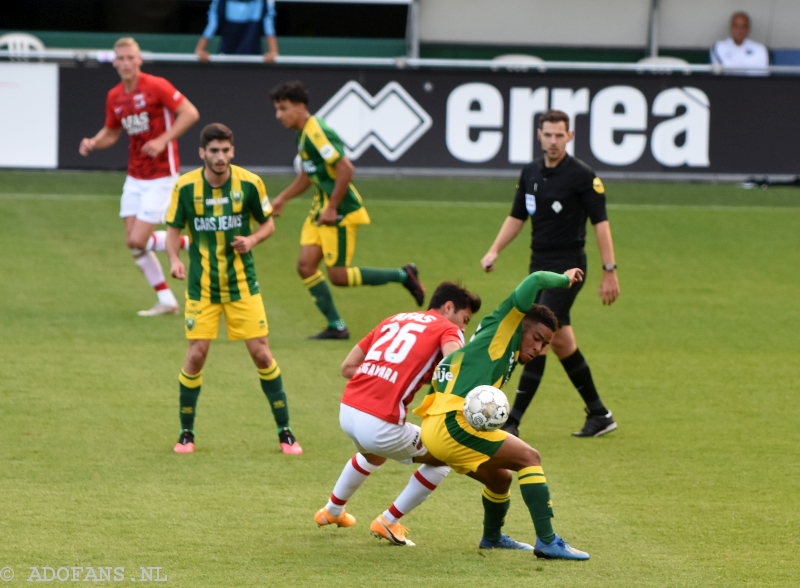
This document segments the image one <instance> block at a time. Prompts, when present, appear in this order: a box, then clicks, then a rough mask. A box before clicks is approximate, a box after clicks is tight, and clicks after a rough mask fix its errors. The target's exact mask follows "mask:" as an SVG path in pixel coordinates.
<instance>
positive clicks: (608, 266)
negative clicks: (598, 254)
mask: <svg viewBox="0 0 800 588" xmlns="http://www.w3.org/2000/svg"><path fill="white" fill-rule="evenodd" d="M615 269H617V264H616V263H604V264H603V271H604V272H613V271H614V270H615Z"/></svg>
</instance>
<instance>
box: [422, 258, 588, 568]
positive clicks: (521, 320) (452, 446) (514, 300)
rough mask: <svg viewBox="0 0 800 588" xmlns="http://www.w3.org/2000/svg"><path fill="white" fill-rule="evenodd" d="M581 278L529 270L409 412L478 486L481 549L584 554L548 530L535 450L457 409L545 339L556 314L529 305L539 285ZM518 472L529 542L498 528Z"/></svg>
mask: <svg viewBox="0 0 800 588" xmlns="http://www.w3.org/2000/svg"><path fill="white" fill-rule="evenodd" d="M582 280H583V272H582V271H581V270H580V269H577V268H576V269H571V270H568V271H566V272H564V273H563V274H554V273H551V272H536V273H533V274H531V275H530V276H528V277H527V278H525V280H523V281H522V283H521V284H520V285H519V286H517V288H516V289H515V290H514V291H513V292H512V293H511V296H509V297H508V298H506V300H505V301H503V303H502V304H500V306H498V307H497V308H496V309H495V311H494V312H493V313H492V314H490V315H489V316H487V317H484V318H483V320H482V321H481V323H480V325H479V326H478V329H477V331H475V335H474V336H473V338H472V339H471V340H470V342H469V343H467V344H466V345H465V346H464V347H462V348H461V349H459V350H457V351H454V352H452V353H451V354H450V355H448V356H447V357H445V358H444V359H443V360H442V361H441V362H440V363H439V365H438V366H437V368H436V371H435V372H434V375H433V382H432V384H433V386H432V389H431V392H430V393H429V394H428V396H426V397H425V400H424V401H423V403H422V405H421V406H420V407H419V408H417V409H416V410H415V411H414V412H415V413H416V414H417V415H419V416H420V417H422V418H423V421H422V442H423V443H424V445H425V447H427V448H428V451H429V452H430V454H431V455H432V456H433V457H435V458H436V459H438V460H440V461H442V462H444V463H446V464H447V465H449V466H450V467H451V468H452V469H453V470H455V471H456V472H458V473H460V474H466V475H467V476H470V477H471V478H474V479H476V480H478V481H479V482H482V483H483V484H484V488H483V508H484V520H483V537H482V538H481V542H480V547H481V548H502V549H522V550H525V551H533V552H534V553H535V554H536V555H537V556H538V557H542V558H552V559H578V560H583V559H589V554H588V553H585V552H583V551H580V550H578V549H575V548H573V547H570V545H569V544H568V543H566V542H565V541H564V540H563V539H561V538H560V537H559V536H558V535H556V534H555V532H554V531H553V526H552V524H551V522H550V519H551V518H552V516H553V509H552V502H551V501H550V489H549V488H548V486H547V480H546V478H545V477H544V470H543V469H542V461H541V458H540V457H539V452H538V451H536V450H535V449H533V448H532V447H531V446H529V445H528V444H527V443H525V442H524V441H522V440H521V439H518V438H517V437H514V436H513V435H509V434H508V433H507V432H505V431H491V432H486V431H477V430H475V429H473V428H472V427H471V426H470V425H469V424H467V422H466V420H465V419H464V416H463V414H462V408H463V406H464V397H465V396H466V395H467V394H468V393H469V392H470V390H473V389H474V388H475V387H477V386H480V385H482V384H488V385H491V386H494V387H496V388H500V387H502V386H503V385H504V384H505V383H506V382H508V379H509V377H510V376H511V373H512V371H513V370H514V367H515V366H516V364H517V363H523V364H524V363H527V362H528V361H530V360H532V359H533V358H534V357H536V356H537V355H539V354H540V353H541V352H542V351H543V350H544V348H545V346H546V345H548V344H549V343H550V341H551V340H552V338H553V333H554V332H555V331H556V330H557V328H558V321H557V320H556V318H555V315H553V313H552V312H551V311H550V310H549V309H548V308H547V307H545V306H540V305H538V304H534V300H535V299H536V295H537V294H538V293H539V291H540V290H545V289H547V288H557V287H561V288H569V287H570V286H572V285H573V284H574V283H576V282H580V281H582ZM512 471H515V472H517V479H518V481H519V485H520V490H521V492H522V499H523V500H524V501H525V505H526V506H527V507H528V510H529V512H530V515H531V519H532V520H533V525H534V527H535V529H536V535H537V539H536V546H535V547H533V546H531V545H528V544H527V543H521V542H519V541H514V540H513V539H511V538H510V537H509V536H508V535H503V534H502V532H501V530H502V527H503V523H504V521H505V517H506V513H507V512H508V507H509V504H510V500H511V492H510V486H511V481H512V474H511V472H512Z"/></svg>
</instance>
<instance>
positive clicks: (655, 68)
mask: <svg viewBox="0 0 800 588" xmlns="http://www.w3.org/2000/svg"><path fill="white" fill-rule="evenodd" d="M142 57H143V59H144V61H145V62H162V63H197V62H198V58H197V56H196V55H194V54H193V53H151V52H148V51H143V52H142ZM113 59H114V52H113V51H108V50H102V51H97V50H79V49H61V50H59V49H47V50H45V51H28V52H26V53H24V54H20V53H18V52H14V51H8V50H0V60H16V61H33V60H48V61H76V62H86V61H94V62H100V63H103V62H110V61H112V60H113ZM210 61H211V63H253V64H258V63H263V59H262V57H261V56H260V55H212V56H211V57H210ZM275 65H312V66H314V65H324V66H349V67H387V68H397V69H404V68H440V69H489V70H492V71H514V72H526V71H538V72H545V71H594V72H634V73H660V74H670V73H676V74H693V73H708V74H737V73H738V74H752V73H753V69H752V68H749V69H748V68H729V67H723V66H720V65H712V64H688V63H687V64H672V63H669V64H660V63H608V62H593V61H544V62H542V63H530V62H526V61H519V62H514V61H503V62H497V61H492V60H489V59H422V58H420V59H413V58H408V57H322V56H300V55H294V56H288V55H281V56H279V57H277V58H276V59H275ZM760 71H763V72H764V73H765V74H766V73H770V74H790V75H800V66H795V65H771V66H769V67H768V68H765V69H764V70H760ZM760 71H759V73H760Z"/></svg>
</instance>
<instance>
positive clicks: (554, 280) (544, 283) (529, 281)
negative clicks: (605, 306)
mask: <svg viewBox="0 0 800 588" xmlns="http://www.w3.org/2000/svg"><path fill="white" fill-rule="evenodd" d="M576 271H577V272H580V279H583V272H581V270H569V272H576ZM574 281H578V278H577V274H575V273H573V274H572V275H568V273H563V274H555V273H553V272H544V271H542V272H534V273H532V274H531V275H529V276H528V277H527V278H525V279H524V280H522V282H520V284H519V286H517V287H516V288H515V289H514V292H513V293H512V294H511V297H512V301H513V303H514V306H515V307H516V308H517V310H520V311H522V312H528V310H530V308H531V306H533V303H534V302H535V301H536V295H537V294H539V292H540V291H542V290H547V289H549V288H569V287H570V286H571V285H572V284H573V283H574Z"/></svg>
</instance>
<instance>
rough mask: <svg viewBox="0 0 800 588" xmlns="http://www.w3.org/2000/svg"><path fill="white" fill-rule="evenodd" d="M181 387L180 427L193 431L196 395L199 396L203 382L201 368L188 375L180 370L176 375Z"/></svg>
mask: <svg viewBox="0 0 800 588" xmlns="http://www.w3.org/2000/svg"><path fill="white" fill-rule="evenodd" d="M178 381H179V382H180V389H181V412H180V417H181V429H189V430H190V431H192V432H193V433H194V415H195V413H196V411H197V397H198V396H200V386H201V385H202V384H203V372H202V370H201V371H200V372H198V373H196V374H195V375H193V376H190V375H189V374H187V373H186V372H184V371H183V370H181V374H180V376H178Z"/></svg>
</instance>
